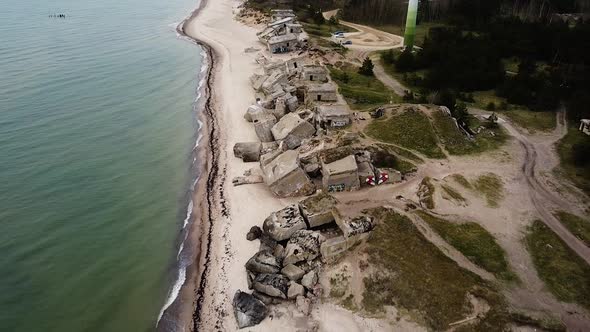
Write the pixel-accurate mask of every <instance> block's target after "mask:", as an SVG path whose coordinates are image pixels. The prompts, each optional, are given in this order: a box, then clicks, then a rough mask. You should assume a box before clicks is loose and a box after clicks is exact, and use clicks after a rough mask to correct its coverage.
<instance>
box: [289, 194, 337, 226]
mask: <svg viewBox="0 0 590 332" xmlns="http://www.w3.org/2000/svg"><path fill="white" fill-rule="evenodd" d="M336 204H338V200H337V199H336V198H334V196H331V195H329V194H327V193H325V192H321V193H319V194H317V195H315V196H311V197H308V198H306V199H304V200H302V201H301V202H299V208H300V210H301V215H302V216H303V218H305V220H306V221H307V223H308V225H309V227H310V228H313V227H318V226H321V225H325V224H329V223H331V222H333V221H334V214H333V211H332V210H333V209H334V208H335V207H336Z"/></svg>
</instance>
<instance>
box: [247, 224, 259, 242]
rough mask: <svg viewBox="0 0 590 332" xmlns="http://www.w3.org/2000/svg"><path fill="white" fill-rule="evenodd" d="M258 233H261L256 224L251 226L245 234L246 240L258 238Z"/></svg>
mask: <svg viewBox="0 0 590 332" xmlns="http://www.w3.org/2000/svg"><path fill="white" fill-rule="evenodd" d="M260 235H262V229H260V227H258V226H252V228H250V231H249V232H248V234H246V239H248V241H254V240H256V239H257V238H259V237H260Z"/></svg>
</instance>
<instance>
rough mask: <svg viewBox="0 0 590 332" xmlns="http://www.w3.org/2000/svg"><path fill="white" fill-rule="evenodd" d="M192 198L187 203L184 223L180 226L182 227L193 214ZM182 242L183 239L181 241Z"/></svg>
mask: <svg viewBox="0 0 590 332" xmlns="http://www.w3.org/2000/svg"><path fill="white" fill-rule="evenodd" d="M193 206H194V204H193V200H192V199H191V200H190V201H189V203H188V208H187V210H186V218H184V223H183V225H182V228H183V229H184V228H185V227H186V225H188V222H189V220H190V219H191V215H192V214H193ZM183 244H184V241H183Z"/></svg>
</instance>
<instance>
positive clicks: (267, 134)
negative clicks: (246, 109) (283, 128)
mask: <svg viewBox="0 0 590 332" xmlns="http://www.w3.org/2000/svg"><path fill="white" fill-rule="evenodd" d="M253 122H254V131H255V132H256V136H258V139H259V140H260V141H261V142H273V141H274V137H273V135H272V127H273V126H274V125H275V124H276V123H277V118H276V117H275V116H274V115H273V114H268V113H262V114H261V115H260V116H259V117H257V118H256V119H254V120H253Z"/></svg>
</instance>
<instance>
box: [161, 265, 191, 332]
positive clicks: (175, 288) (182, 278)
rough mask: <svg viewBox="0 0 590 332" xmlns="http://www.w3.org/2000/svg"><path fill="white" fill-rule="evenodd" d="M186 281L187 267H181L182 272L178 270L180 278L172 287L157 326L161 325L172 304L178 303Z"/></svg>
mask: <svg viewBox="0 0 590 332" xmlns="http://www.w3.org/2000/svg"><path fill="white" fill-rule="evenodd" d="M185 281H186V266H181V267H180V270H178V278H177V279H176V282H175V283H174V286H172V289H171V290H170V293H169V294H168V298H167V299H166V303H165V304H164V306H163V307H162V310H160V314H159V315H158V321H157V322H156V326H158V324H159V323H160V319H162V316H163V315H164V312H165V311H166V310H167V309H168V308H169V307H170V306H171V305H172V303H174V301H176V298H177V297H178V294H180V289H181V288H182V285H183V284H184V282H185Z"/></svg>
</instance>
